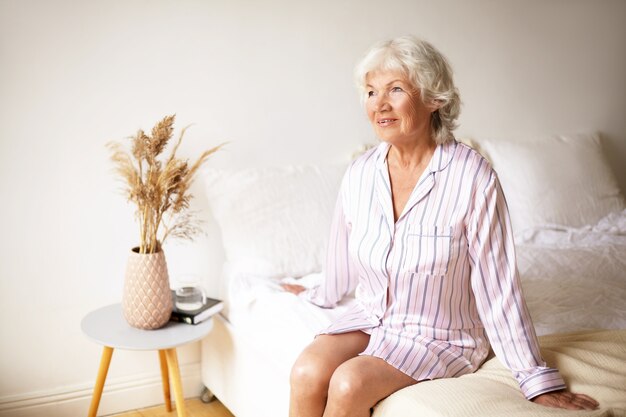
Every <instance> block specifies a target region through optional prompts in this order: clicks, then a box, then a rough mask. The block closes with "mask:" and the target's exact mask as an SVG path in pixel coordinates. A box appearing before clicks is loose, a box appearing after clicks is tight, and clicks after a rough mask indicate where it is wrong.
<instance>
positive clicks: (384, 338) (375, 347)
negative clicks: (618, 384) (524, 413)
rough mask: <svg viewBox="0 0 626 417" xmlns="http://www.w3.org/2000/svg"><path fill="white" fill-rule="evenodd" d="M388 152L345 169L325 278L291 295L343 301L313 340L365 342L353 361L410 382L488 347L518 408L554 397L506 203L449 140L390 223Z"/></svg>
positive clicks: (459, 364)
mask: <svg viewBox="0 0 626 417" xmlns="http://www.w3.org/2000/svg"><path fill="white" fill-rule="evenodd" d="M388 150H389V145H388V144H387V143H384V142H383V143H381V144H380V145H379V146H378V147H375V148H373V149H371V150H369V151H368V152H367V153H365V154H364V155H362V156H361V157H359V158H358V159H357V160H355V161H354V162H353V163H352V164H351V166H350V167H349V168H348V170H347V172H346V174H345V176H344V178H343V181H342V185H341V190H340V195H339V198H338V200H337V206H336V209H335V214H334V218H333V223H332V227H331V234H330V239H329V244H328V259H327V266H326V279H325V281H324V283H323V284H322V285H320V286H319V287H316V288H313V289H310V290H307V291H305V292H303V293H302V294H301V296H302V297H304V298H306V299H307V300H309V301H310V302H312V303H314V304H316V305H319V306H321V307H333V306H335V305H336V304H337V302H339V301H340V300H341V299H342V298H343V297H344V296H345V295H347V294H348V293H351V292H352V291H354V293H355V298H356V301H357V302H356V303H355V305H354V307H352V308H351V309H350V310H349V311H347V312H346V314H345V315H343V316H342V317H341V318H339V319H338V320H337V321H336V322H335V323H333V324H332V325H331V326H330V327H328V328H327V329H326V330H324V331H323V332H322V333H323V334H338V333H345V332H349V331H355V330H361V331H364V332H366V333H368V334H370V336H371V337H370V341H369V344H368V346H367V348H366V349H365V351H363V352H362V353H361V355H371V356H375V357H378V358H381V359H383V360H385V361H386V362H388V363H389V364H391V365H392V366H394V367H395V368H397V369H399V370H401V371H402V372H404V373H406V374H407V375H410V376H411V377H413V378H414V379H415V380H417V381H422V380H429V379H436V378H447V377H455V376H460V375H463V374H467V373H471V372H474V371H476V370H477V369H478V367H479V366H480V365H481V364H482V362H483V361H484V360H485V358H486V356H487V354H488V352H489V346H490V344H491V346H492V347H493V350H494V352H495V353H496V355H497V357H498V358H499V359H500V361H501V362H502V363H503V364H504V365H506V366H507V367H508V368H509V369H511V371H512V372H513V374H514V376H515V378H516V379H517V380H518V382H519V384H520V388H521V390H522V392H523V393H524V395H525V396H526V398H528V399H531V398H533V397H535V396H537V395H539V394H542V393H545V392H549V391H554V390H558V389H562V388H565V385H564V383H563V379H562V378H561V376H560V375H559V372H558V371H557V370H556V369H552V368H548V367H546V364H545V362H544V361H543V360H542V358H541V354H540V351H539V346H538V343H537V337H536V335H535V331H534V328H533V325H532V321H531V319H530V316H529V314H528V310H527V308H526V304H525V302H524V299H523V297H522V293H521V289H520V283H519V276H518V272H517V266H516V258H515V247H514V244H513V236H512V232H511V224H510V221H509V216H508V211H507V207H506V202H505V199H504V195H503V194H502V190H501V188H500V185H499V182H498V179H497V177H496V174H495V172H494V171H493V169H492V168H491V166H490V165H489V163H488V162H487V161H486V160H485V159H484V158H483V157H482V156H481V155H479V154H478V153H477V152H475V151H474V150H472V149H471V148H469V147H468V146H466V145H464V144H461V143H458V142H456V141H450V142H448V143H446V144H443V145H438V146H437V148H436V149H435V152H434V154H433V156H432V158H431V161H430V163H429V165H428V167H427V168H426V170H425V171H424V173H423V174H422V176H421V178H420V179H419V180H418V182H417V185H416V186H415V188H414V189H413V192H412V194H411V196H410V197H409V200H408V201H407V203H406V206H405V207H404V211H403V212H402V214H401V215H400V217H399V218H398V219H397V221H394V214H393V205H392V197H391V187H390V181H389V171H388V168H387V162H386V156H387V152H388ZM520 175H523V173H520Z"/></svg>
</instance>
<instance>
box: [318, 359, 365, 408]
mask: <svg viewBox="0 0 626 417" xmlns="http://www.w3.org/2000/svg"><path fill="white" fill-rule="evenodd" d="M366 384H367V381H364V380H363V378H362V376H361V375H359V374H358V373H355V372H352V370H351V369H349V368H347V367H341V366H340V367H339V368H337V370H336V371H335V372H334V373H333V375H332V377H331V379H330V383H329V387H328V397H329V400H331V399H332V401H338V402H341V403H347V404H354V403H358V402H362V401H364V400H365V399H366V398H365V397H366V396H365V395H364V394H365V388H366V386H365V385H366ZM363 405H365V404H363ZM367 405H368V406H369V404H367Z"/></svg>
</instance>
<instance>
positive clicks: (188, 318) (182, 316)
mask: <svg viewBox="0 0 626 417" xmlns="http://www.w3.org/2000/svg"><path fill="white" fill-rule="evenodd" d="M172 297H173V300H174V303H173V307H172V316H171V317H170V320H171V321H177V322H180V323H187V324H198V323H202V322H203V321H204V320H206V319H208V318H209V317H211V316H212V315H214V314H217V313H219V312H220V311H222V308H224V302H223V301H222V300H216V299H214V298H209V297H207V298H206V302H205V303H204V304H203V305H202V307H199V308H197V309H195V310H181V309H179V308H177V307H176V292H175V291H172Z"/></svg>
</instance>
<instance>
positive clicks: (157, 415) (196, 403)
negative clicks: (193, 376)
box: [110, 398, 235, 417]
mask: <svg viewBox="0 0 626 417" xmlns="http://www.w3.org/2000/svg"><path fill="white" fill-rule="evenodd" d="M185 407H186V409H187V417H235V416H233V415H232V414H231V413H230V411H228V409H227V408H226V407H224V406H223V405H222V403H220V402H219V401H218V400H214V401H211V402H210V403H208V404H205V403H203V402H202V401H200V399H199V398H190V399H187V400H185ZM110 417H176V409H174V410H172V411H171V412H169V413H168V412H167V411H165V406H164V405H157V406H155V407H150V408H144V409H141V410H134V411H127V412H126V413H122V414H115V415H114V416H110Z"/></svg>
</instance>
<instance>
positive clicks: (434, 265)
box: [403, 225, 453, 276]
mask: <svg viewBox="0 0 626 417" xmlns="http://www.w3.org/2000/svg"><path fill="white" fill-rule="evenodd" d="M452 243H453V228H452V227H450V226H426V225H416V226H413V227H411V229H410V230H409V231H408V233H407V237H406V258H405V261H404V262H403V265H404V270H405V271H408V272H413V273H417V274H425V275H431V276H440V275H445V274H446V273H447V272H448V264H449V263H450V258H451V254H452V253H451V252H452Z"/></svg>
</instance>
